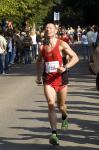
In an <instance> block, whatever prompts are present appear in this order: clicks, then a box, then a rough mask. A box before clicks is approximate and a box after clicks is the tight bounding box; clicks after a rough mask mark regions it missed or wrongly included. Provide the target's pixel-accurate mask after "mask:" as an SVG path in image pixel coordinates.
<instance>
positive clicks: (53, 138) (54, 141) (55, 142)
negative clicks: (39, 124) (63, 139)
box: [49, 133, 59, 145]
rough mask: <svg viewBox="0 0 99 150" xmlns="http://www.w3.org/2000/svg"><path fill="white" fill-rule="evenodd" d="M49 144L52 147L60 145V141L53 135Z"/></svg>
mask: <svg viewBox="0 0 99 150" xmlns="http://www.w3.org/2000/svg"><path fill="white" fill-rule="evenodd" d="M49 143H50V144H52V145H59V139H58V137H57V135H56V134H55V133H53V134H52V135H51V137H50V139H49Z"/></svg>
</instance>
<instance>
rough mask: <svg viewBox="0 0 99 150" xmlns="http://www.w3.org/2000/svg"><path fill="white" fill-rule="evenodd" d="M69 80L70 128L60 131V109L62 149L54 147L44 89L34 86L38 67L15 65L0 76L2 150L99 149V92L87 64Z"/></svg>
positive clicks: (0, 146) (81, 63) (79, 68)
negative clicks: (50, 139) (50, 137)
mask: <svg viewBox="0 0 99 150" xmlns="http://www.w3.org/2000/svg"><path fill="white" fill-rule="evenodd" d="M76 49H77V53H78V54H79V56H80V53H79V47H76ZM80 58H81V57H80ZM69 80H70V83H69V93H68V115H69V129H68V130H67V131H65V132H61V130H60V126H61V119H60V117H61V116H60V114H59V112H58V110H57V115H58V132H59V137H60V146H59V147H53V146H51V145H49V142H48V139H49V135H50V126H49V122H48V117H47V111H48V110H47V103H46V100H45V97H44V94H43V88H42V85H41V86H37V85H36V84H35V64H32V65H15V66H13V67H12V68H11V70H10V72H9V74H8V75H5V76H0V150H55V149H59V150H98V149H99V92H98V91H96V87H95V76H93V75H90V74H89V71H88V63H87V62H84V61H83V60H82V59H81V60H80V62H79V63H78V64H77V65H76V66H75V67H74V68H72V69H71V71H70V72H69Z"/></svg>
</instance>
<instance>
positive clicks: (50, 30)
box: [46, 24, 56, 37]
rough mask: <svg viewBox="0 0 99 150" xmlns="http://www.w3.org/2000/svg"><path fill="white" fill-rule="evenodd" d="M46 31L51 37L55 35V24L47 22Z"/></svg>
mask: <svg viewBox="0 0 99 150" xmlns="http://www.w3.org/2000/svg"><path fill="white" fill-rule="evenodd" d="M46 33H47V36H49V37H54V36H55V35H56V28H55V26H54V25H53V24H47V26H46Z"/></svg>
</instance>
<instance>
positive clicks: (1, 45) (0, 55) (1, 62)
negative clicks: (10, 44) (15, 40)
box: [0, 35, 7, 74]
mask: <svg viewBox="0 0 99 150" xmlns="http://www.w3.org/2000/svg"><path fill="white" fill-rule="evenodd" d="M6 47H7V41H6V39H5V37H4V36H3V35H0V74H5V69H6V54H7V52H6Z"/></svg>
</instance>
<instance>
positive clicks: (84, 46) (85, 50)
mask: <svg viewBox="0 0 99 150" xmlns="http://www.w3.org/2000/svg"><path fill="white" fill-rule="evenodd" d="M81 43H82V49H83V56H84V60H89V59H90V54H89V46H88V38H87V35H86V31H84V32H83V33H82V36H81Z"/></svg>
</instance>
